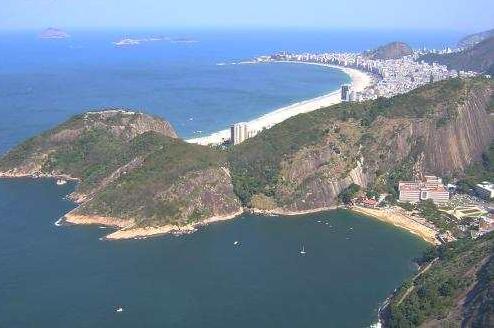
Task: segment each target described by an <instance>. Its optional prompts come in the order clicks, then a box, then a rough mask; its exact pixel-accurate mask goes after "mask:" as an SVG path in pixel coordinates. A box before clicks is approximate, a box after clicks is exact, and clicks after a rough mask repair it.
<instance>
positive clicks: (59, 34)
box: [39, 27, 70, 39]
mask: <svg viewBox="0 0 494 328" xmlns="http://www.w3.org/2000/svg"><path fill="white" fill-rule="evenodd" d="M39 37H40V38H41V39H65V38H68V37H70V35H69V34H68V33H67V32H65V31H63V30H60V29H58V28H53V27H50V28H47V29H46V30H44V31H42V32H41V33H40V34H39Z"/></svg>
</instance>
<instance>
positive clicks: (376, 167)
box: [233, 80, 494, 213]
mask: <svg viewBox="0 0 494 328" xmlns="http://www.w3.org/2000/svg"><path fill="white" fill-rule="evenodd" d="M493 95H494V86H493V84H492V83H490V82H489V81H487V80H482V81H481V80H478V81H472V80H452V81H445V82H443V83H439V84H434V85H431V86H430V87H429V86H426V87H424V88H422V89H420V90H417V91H416V92H415V93H412V94H410V95H403V96H400V97H395V98H392V99H389V100H379V101H376V102H368V103H361V104H354V105H344V106H345V107H344V106H343V105H342V106H341V107H340V109H338V108H337V107H333V108H328V109H325V110H326V111H327V113H324V111H325V110H320V111H319V112H314V113H310V114H308V115H306V116H305V117H302V116H301V117H300V118H294V119H293V120H292V121H291V122H289V124H290V125H291V126H296V127H298V128H299V129H304V130H303V131H302V132H299V134H300V136H301V137H300V138H305V139H306V140H307V139H309V137H308V136H314V137H310V140H311V141H310V143H309V142H307V143H305V144H304V143H303V144H302V147H300V146H297V148H296V150H295V151H292V149H294V148H295V147H294V145H290V144H287V145H286V146H285V145H283V146H284V147H285V148H283V149H284V150H283V153H282V155H281V156H279V164H278V163H276V162H274V161H275V160H276V159H275V158H273V157H272V155H271V152H272V151H273V150H276V149H277V148H276V147H280V146H279V143H282V142H283V139H279V138H276V136H277V135H281V136H285V138H286V136H287V135H289V133H290V132H289V131H286V130H287V129H286V128H284V127H283V126H281V127H278V128H275V129H274V130H273V131H272V132H268V133H266V134H265V135H261V136H260V138H259V139H260V140H259V141H257V140H252V141H251V142H249V143H246V144H245V145H243V146H241V147H240V148H239V153H240V154H234V155H235V156H234V157H233V163H234V164H235V165H234V167H233V168H234V169H235V166H238V167H240V169H238V170H237V171H236V172H235V173H236V174H237V176H240V179H239V181H240V183H238V185H237V187H238V188H239V189H240V192H241V193H240V195H242V192H244V191H245V190H247V191H250V190H255V193H252V195H253V196H252V197H251V198H250V199H249V198H247V200H248V201H250V204H247V205H250V206H251V207H254V208H257V209H260V210H264V211H270V212H278V213H296V212H308V211H316V210H322V209H326V208H331V207H333V206H335V205H337V203H338V195H339V194H340V193H341V192H342V191H344V190H345V189H346V188H348V187H349V186H350V185H351V184H357V185H359V186H361V187H362V188H365V187H367V186H369V185H370V184H376V183H380V184H381V186H383V184H384V185H385V184H386V179H388V173H391V172H395V171H400V172H407V174H410V175H413V174H418V173H422V174H437V175H439V176H444V175H456V176H458V175H461V174H462V172H464V170H465V169H466V168H467V167H468V166H469V165H471V164H472V163H473V162H475V161H477V160H479V159H480V158H481V155H482V153H483V152H484V151H485V150H486V149H487V148H488V146H489V144H490V143H491V142H492V140H493V138H494V127H493V124H492V120H491V118H490V114H489V112H490V111H491V110H492V101H493ZM347 108H348V109H347ZM332 110H333V111H336V110H351V111H354V112H359V111H371V110H374V111H376V112H379V113H382V114H380V115H376V116H375V117H374V118H373V120H372V121H371V124H369V123H368V122H369V119H368V116H367V115H360V114H358V115H354V116H351V115H353V114H346V115H343V116H339V117H344V119H339V118H337V117H338V115H337V114H336V113H335V114H333V115H332V114H331V113H330V112H331V111H332ZM316 115H317V117H316V118H313V117H311V116H316ZM361 117H364V118H365V119H361ZM307 122H312V124H313V125H316V124H317V126H313V127H310V126H309V127H306V126H307ZM283 124H284V123H282V125H283ZM287 125H288V123H287ZM315 136H317V137H315ZM293 139H294V140H296V141H297V142H300V141H299V140H300V139H296V138H293ZM263 143H264V144H268V145H269V146H268V147H267V151H264V152H263V153H264V154H265V155H264V156H266V157H267V158H268V159H269V160H264V159H263V157H261V156H259V155H258V154H257V153H256V151H259V150H260V149H262V147H263ZM280 148H281V147H280ZM241 152H242V153H241ZM273 162H274V163H276V164H277V165H278V166H277V167H276V166H275V165H273ZM246 163H248V165H245V164H246ZM251 167H253V168H254V169H250V168H251ZM266 168H269V170H267V169H266ZM274 169H277V171H275V172H276V175H274V174H273V173H272V172H273V170H274ZM245 172H248V174H246V173H245ZM265 172H267V174H266V173H265ZM264 174H266V175H264ZM273 175H274V176H275V178H272V177H273ZM253 176H254V177H255V178H257V180H254V181H255V182H256V183H258V184H257V185H256V184H254V183H252V182H251V181H253V179H252V177H253ZM266 177H268V178H269V179H270V180H268V179H266ZM262 179H265V180H262ZM263 181H267V183H266V182H264V185H263V184H262V183H263ZM249 183H250V184H249ZM258 185H261V186H262V187H261V188H259V187H256V186H258ZM242 188H243V189H242ZM248 188H251V189H250V190H249V189H248ZM255 188H257V189H255Z"/></svg>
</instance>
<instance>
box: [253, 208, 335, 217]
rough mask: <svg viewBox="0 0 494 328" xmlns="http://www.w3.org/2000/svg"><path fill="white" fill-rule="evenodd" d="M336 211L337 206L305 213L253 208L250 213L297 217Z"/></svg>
mask: <svg viewBox="0 0 494 328" xmlns="http://www.w3.org/2000/svg"><path fill="white" fill-rule="evenodd" d="M336 209H338V206H330V207H319V208H314V209H311V210H305V211H285V210H279V209H274V210H259V209H255V208H254V209H251V210H250V212H251V213H252V214H256V215H267V216H278V215H285V216H297V215H306V214H314V213H320V212H326V211H334V210H336Z"/></svg>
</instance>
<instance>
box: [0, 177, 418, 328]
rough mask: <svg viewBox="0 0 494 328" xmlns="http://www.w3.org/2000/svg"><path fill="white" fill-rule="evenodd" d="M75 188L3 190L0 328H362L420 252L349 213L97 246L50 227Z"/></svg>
mask: <svg viewBox="0 0 494 328" xmlns="http://www.w3.org/2000/svg"><path fill="white" fill-rule="evenodd" d="M72 188H73V186H70V185H67V186H62V187H60V186H57V185H56V184H55V182H54V181H50V180H2V181H0V226H1V227H2V228H1V229H0V263H1V266H0V305H1V306H0V327H190V328H193V327H221V328H227V327H239V328H243V327H245V328H251V327H341V328H344V327H368V326H369V325H370V324H371V323H372V322H375V321H376V317H377V308H378V307H379V304H380V303H381V302H382V301H383V300H384V299H385V298H386V297H387V295H388V294H389V293H390V292H391V291H392V290H393V289H394V288H395V287H396V286H398V285H399V284H400V282H401V281H402V280H403V279H405V278H406V277H408V276H409V275H411V274H412V273H413V272H414V270H415V269H416V268H415V265H414V264H413V263H412V261H411V260H412V259H413V258H414V257H415V256H417V255H419V254H420V252H421V251H422V250H423V249H424V248H425V244H424V242H422V241H421V240H419V239H417V238H416V237H414V236H413V235H410V234H408V233H407V232H405V231H402V230H398V229H396V228H394V227H391V226H389V225H386V224H383V223H380V222H378V221H374V220H372V219H369V218H364V217H361V216H357V215H354V214H351V213H349V212H346V211H340V212H334V211H333V212H325V213H320V214H315V215H305V216H299V217H278V218H273V217H256V216H250V215H244V216H242V217H240V218H238V219H236V220H233V221H228V222H223V223H218V224H212V225H209V226H207V227H205V228H204V229H201V230H200V231H198V232H196V233H194V234H191V235H187V236H181V237H173V236H163V237H159V238H151V239H146V240H127V241H113V242H108V241H100V240H99V238H100V237H102V236H104V235H105V234H107V233H109V231H110V230H108V229H98V228H97V227H79V226H70V227H57V226H55V225H54V222H55V221H56V220H57V219H58V218H59V217H60V216H61V215H63V214H64V213H65V212H66V211H67V210H70V209H71V208H73V204H71V203H70V202H68V201H67V200H64V196H65V195H66V194H67V193H68V192H70V190H72ZM319 220H320V221H321V223H319V222H317V221H319ZM326 222H327V223H328V224H325V223H326ZM236 240H238V241H240V246H235V245H234V244H233V243H234V241H236ZM302 245H303V246H304V248H305V250H306V252H307V254H306V255H305V256H301V255H300V253H299V251H300V248H301V247H302ZM120 306H121V307H123V308H124V311H123V312H122V313H116V312H115V309H116V308H117V307H120Z"/></svg>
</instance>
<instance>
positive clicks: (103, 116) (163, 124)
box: [83, 110, 177, 140]
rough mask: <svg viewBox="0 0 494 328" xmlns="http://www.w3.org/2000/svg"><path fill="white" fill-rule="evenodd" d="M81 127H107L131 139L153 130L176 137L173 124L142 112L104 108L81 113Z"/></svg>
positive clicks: (114, 132) (116, 133)
mask: <svg viewBox="0 0 494 328" xmlns="http://www.w3.org/2000/svg"><path fill="white" fill-rule="evenodd" d="M83 122H84V125H83V128H85V129H87V128H91V127H102V128H108V129H109V130H110V131H111V132H112V133H113V134H115V135H116V136H119V137H123V138H125V139H129V140H130V139H133V138H135V137H136V136H138V135H140V134H143V133H145V132H149V131H153V132H156V133H159V134H162V135H164V136H167V137H170V138H177V133H176V132H175V129H174V128H173V126H172V125H171V124H170V123H169V122H167V121H165V120H163V119H161V118H158V117H153V116H151V115H147V114H144V113H137V112H130V111H123V110H106V111H100V112H88V113H85V114H83Z"/></svg>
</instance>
